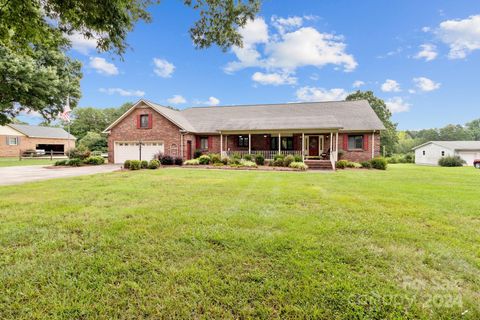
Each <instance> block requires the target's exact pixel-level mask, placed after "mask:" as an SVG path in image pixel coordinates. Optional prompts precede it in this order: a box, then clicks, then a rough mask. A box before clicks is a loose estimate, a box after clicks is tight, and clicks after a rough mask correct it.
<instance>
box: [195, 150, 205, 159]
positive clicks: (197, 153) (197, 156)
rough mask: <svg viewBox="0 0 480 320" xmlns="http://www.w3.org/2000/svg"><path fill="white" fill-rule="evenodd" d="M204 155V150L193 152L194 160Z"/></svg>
mask: <svg viewBox="0 0 480 320" xmlns="http://www.w3.org/2000/svg"><path fill="white" fill-rule="evenodd" d="M202 154H203V153H202V150H199V149H197V150H195V151H194V152H193V158H194V159H197V158H200V157H201V156H202Z"/></svg>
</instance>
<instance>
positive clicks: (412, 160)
mask: <svg viewBox="0 0 480 320" xmlns="http://www.w3.org/2000/svg"><path fill="white" fill-rule="evenodd" d="M405 163H415V154H414V153H407V154H406V155H405Z"/></svg>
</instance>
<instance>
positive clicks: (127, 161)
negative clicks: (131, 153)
mask: <svg viewBox="0 0 480 320" xmlns="http://www.w3.org/2000/svg"><path fill="white" fill-rule="evenodd" d="M131 162H132V161H131V160H125V162H124V163H123V167H124V168H125V169H130V163H131Z"/></svg>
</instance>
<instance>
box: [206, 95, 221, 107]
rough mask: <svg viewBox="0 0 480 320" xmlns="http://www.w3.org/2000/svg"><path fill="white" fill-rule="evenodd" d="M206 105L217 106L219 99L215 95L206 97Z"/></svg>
mask: <svg viewBox="0 0 480 320" xmlns="http://www.w3.org/2000/svg"><path fill="white" fill-rule="evenodd" d="M205 104H206V105H209V106H218V105H219V104H220V100H219V99H218V98H215V97H210V98H208V101H206V102H205Z"/></svg>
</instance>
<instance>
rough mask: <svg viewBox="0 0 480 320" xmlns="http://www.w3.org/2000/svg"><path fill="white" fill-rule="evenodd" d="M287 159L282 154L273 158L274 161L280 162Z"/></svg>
mask: <svg viewBox="0 0 480 320" xmlns="http://www.w3.org/2000/svg"><path fill="white" fill-rule="evenodd" d="M284 158H285V156H284V155H283V154H280V153H277V154H276V155H274V156H273V161H276V160H280V159H282V161H283V159H284Z"/></svg>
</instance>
